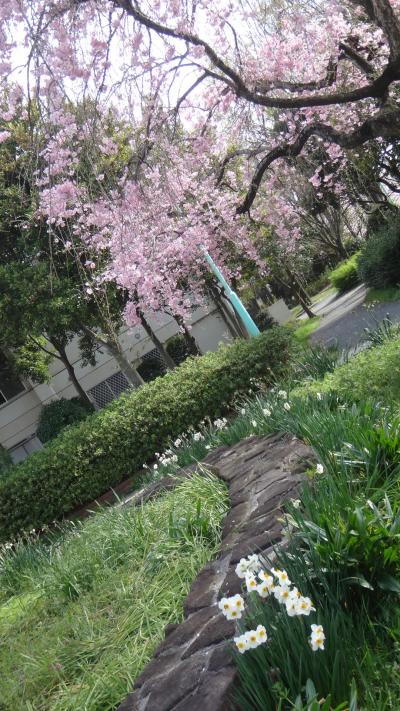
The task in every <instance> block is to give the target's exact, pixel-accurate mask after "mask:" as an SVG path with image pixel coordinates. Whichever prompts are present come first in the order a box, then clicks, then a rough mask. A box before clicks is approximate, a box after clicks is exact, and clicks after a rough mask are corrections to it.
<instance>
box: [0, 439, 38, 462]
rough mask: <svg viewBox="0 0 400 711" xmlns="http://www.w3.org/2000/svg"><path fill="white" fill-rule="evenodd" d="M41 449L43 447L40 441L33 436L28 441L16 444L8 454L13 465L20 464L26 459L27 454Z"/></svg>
mask: <svg viewBox="0 0 400 711" xmlns="http://www.w3.org/2000/svg"><path fill="white" fill-rule="evenodd" d="M42 447H43V445H42V443H41V441H40V439H39V438H38V437H36V436H35V435H34V436H33V437H31V438H30V439H25V440H24V441H23V442H20V443H19V444H16V445H15V447H11V449H9V450H8V453H9V455H10V457H11V459H12V460H13V463H14V464H18V462H22V460H23V459H26V457H27V456H28V454H32V452H36V451H37V450H38V449H42Z"/></svg>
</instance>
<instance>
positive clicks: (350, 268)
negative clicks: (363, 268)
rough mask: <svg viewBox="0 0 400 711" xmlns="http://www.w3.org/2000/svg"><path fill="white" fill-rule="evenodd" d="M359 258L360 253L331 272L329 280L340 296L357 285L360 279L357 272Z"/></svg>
mask: <svg viewBox="0 0 400 711" xmlns="http://www.w3.org/2000/svg"><path fill="white" fill-rule="evenodd" d="M359 256H360V252H356V253H355V254H353V256H352V257H350V258H349V259H346V260H345V261H344V262H341V264H339V266H337V267H336V269H334V270H333V272H331V275H330V280H331V282H332V284H333V286H334V287H335V288H336V289H337V290H338V291H339V293H341V294H342V293H344V292H345V291H349V290H350V289H353V287H355V286H357V284H359V282H360V277H359V275H358V271H357V265H358V259H359Z"/></svg>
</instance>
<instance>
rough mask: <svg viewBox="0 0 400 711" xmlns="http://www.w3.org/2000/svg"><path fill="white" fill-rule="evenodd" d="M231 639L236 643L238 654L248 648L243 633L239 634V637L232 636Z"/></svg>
mask: <svg viewBox="0 0 400 711" xmlns="http://www.w3.org/2000/svg"><path fill="white" fill-rule="evenodd" d="M233 641H234V642H235V644H236V649H237V650H238V652H240V654H244V652H247V650H248V649H249V643H248V641H247V637H246V635H245V634H241V635H240V636H239V637H234V638H233Z"/></svg>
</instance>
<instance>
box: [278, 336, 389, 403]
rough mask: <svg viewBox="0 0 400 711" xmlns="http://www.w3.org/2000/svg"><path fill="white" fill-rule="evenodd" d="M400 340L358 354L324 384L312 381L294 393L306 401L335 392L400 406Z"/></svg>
mask: <svg viewBox="0 0 400 711" xmlns="http://www.w3.org/2000/svg"><path fill="white" fill-rule="evenodd" d="M399 373H400V338H396V339H395V340H390V341H385V343H383V344H382V345H380V346H376V347H375V348H369V349H368V350H365V351H361V353H357V355H355V356H354V357H353V358H350V360H349V361H348V362H347V363H345V364H344V365H341V366H339V367H337V368H336V369H335V370H334V371H333V372H332V373H327V375H325V377H324V378H323V380H313V381H311V382H309V383H307V384H305V385H302V386H300V387H299V388H296V389H295V390H293V391H292V393H291V394H292V395H293V396H299V397H304V396H307V395H316V393H328V392H335V393H337V394H338V395H340V396H341V397H343V398H345V399H346V400H352V401H354V402H360V401H362V400H370V399H371V400H376V401H378V402H382V403H384V404H388V403H393V402H397V403H400V376H399Z"/></svg>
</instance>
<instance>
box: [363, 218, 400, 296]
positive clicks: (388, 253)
mask: <svg viewBox="0 0 400 711" xmlns="http://www.w3.org/2000/svg"><path fill="white" fill-rule="evenodd" d="M358 273H359V275H360V278H361V279H362V280H363V281H365V283H366V284H367V286H371V287H374V288H376V289H382V288H385V287H389V286H397V285H398V284H399V283H400V217H399V216H398V215H396V216H394V217H393V216H391V218H390V219H389V220H387V222H386V223H385V224H384V225H383V226H382V227H381V228H380V229H378V230H377V231H376V232H375V233H374V234H372V235H371V236H370V238H369V239H368V241H367V242H366V243H365V246H364V249H363V250H362V252H361V255H360V259H359V262H358Z"/></svg>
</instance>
